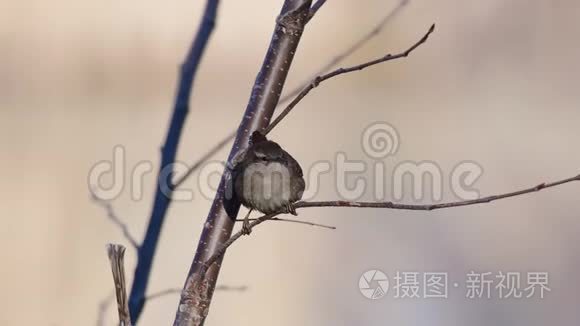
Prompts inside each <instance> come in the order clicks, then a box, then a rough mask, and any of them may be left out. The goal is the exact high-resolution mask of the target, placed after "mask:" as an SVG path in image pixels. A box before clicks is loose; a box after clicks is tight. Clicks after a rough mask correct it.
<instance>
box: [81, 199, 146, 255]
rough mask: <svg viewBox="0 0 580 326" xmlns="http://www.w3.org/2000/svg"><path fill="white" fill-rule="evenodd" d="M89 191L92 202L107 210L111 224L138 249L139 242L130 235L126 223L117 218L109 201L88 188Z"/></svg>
mask: <svg viewBox="0 0 580 326" xmlns="http://www.w3.org/2000/svg"><path fill="white" fill-rule="evenodd" d="M90 192H91V199H92V200H93V202H95V203H96V204H97V205H99V206H101V207H102V208H103V209H104V210H105V211H106V212H107V217H108V218H109V220H111V222H113V224H115V225H116V226H117V227H118V228H119V229H120V230H121V232H123V236H124V237H125V239H126V240H127V241H128V242H129V243H130V244H131V246H132V247H133V248H135V249H136V250H139V243H138V242H137V240H135V238H133V236H132V235H131V232H130V231H129V227H128V226H127V224H125V223H124V222H123V221H122V220H121V218H119V216H118V215H117V213H116V212H115V209H114V208H113V205H112V204H111V202H110V201H108V200H105V199H103V198H101V197H99V195H97V193H96V192H95V190H94V189H90Z"/></svg>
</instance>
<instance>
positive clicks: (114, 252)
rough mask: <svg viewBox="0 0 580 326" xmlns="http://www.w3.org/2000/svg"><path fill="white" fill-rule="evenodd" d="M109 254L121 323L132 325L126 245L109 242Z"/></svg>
mask: <svg viewBox="0 0 580 326" xmlns="http://www.w3.org/2000/svg"><path fill="white" fill-rule="evenodd" d="M107 254H108V255H109V261H110V262H111V271H112V272H113V281H114V282H115V294H116V297H117V310H118V311H119V325H120V326H131V317H130V315H129V303H128V302H127V286H126V284H125V266H124V256H125V247H124V246H122V245H119V244H108V245H107Z"/></svg>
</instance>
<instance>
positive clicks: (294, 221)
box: [236, 217, 336, 230]
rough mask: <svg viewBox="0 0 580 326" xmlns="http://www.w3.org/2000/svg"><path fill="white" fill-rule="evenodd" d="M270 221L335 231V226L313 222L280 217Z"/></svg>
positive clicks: (238, 220) (252, 219) (251, 219)
mask: <svg viewBox="0 0 580 326" xmlns="http://www.w3.org/2000/svg"><path fill="white" fill-rule="evenodd" d="M248 220H249V221H255V220H257V218H250V219H248ZM243 221H244V220H243V219H241V220H240V219H237V220H236V222H243ZM271 221H279V222H288V223H297V224H304V225H310V226H315V227H320V228H324V229H330V230H336V226H332V225H325V224H318V223H313V222H308V221H301V220H292V219H289V218H281V217H275V218H273V219H271Z"/></svg>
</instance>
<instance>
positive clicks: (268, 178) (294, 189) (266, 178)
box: [224, 131, 305, 234]
mask: <svg viewBox="0 0 580 326" xmlns="http://www.w3.org/2000/svg"><path fill="white" fill-rule="evenodd" d="M304 188H305V183H304V178H303V175H302V168H301V167H300V164H298V162H297V161H296V160H295V159H294V158H293V157H292V156H291V155H290V154H288V152H286V151H285V150H283V149H282V147H280V145H278V144H277V143H275V142H273V141H271V140H268V139H267V138H266V136H264V135H263V134H262V133H260V132H258V131H255V132H254V133H253V134H252V136H251V137H250V146H249V147H248V148H247V149H246V150H244V151H242V152H241V153H240V154H238V155H237V156H236V157H235V158H234V160H233V162H232V165H231V166H230V167H229V177H228V179H227V183H226V196H225V202H224V205H225V207H226V210H229V211H228V214H229V215H230V216H232V215H234V213H233V212H232V210H233V208H234V207H236V203H241V204H243V205H244V206H246V207H247V208H249V209H250V211H249V212H248V214H247V215H246V217H245V218H244V224H243V226H242V232H244V233H245V234H249V233H250V228H249V216H250V213H251V212H252V210H254V209H255V210H258V211H260V212H262V213H264V214H271V213H278V212H286V213H291V214H293V215H296V209H295V208H294V205H293V204H294V203H295V202H296V201H298V200H300V199H301V198H302V194H303V193H304Z"/></svg>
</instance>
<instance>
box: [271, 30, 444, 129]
mask: <svg viewBox="0 0 580 326" xmlns="http://www.w3.org/2000/svg"><path fill="white" fill-rule="evenodd" d="M434 30H435V24H433V25H431V27H430V28H429V30H428V31H427V33H426V34H425V35H424V36H423V37H422V38H421V39H420V40H419V41H417V42H416V43H415V44H413V45H412V46H411V47H410V48H408V49H407V50H405V51H403V52H401V53H397V54H387V55H385V56H383V57H381V58H378V59H375V60H371V61H368V62H365V63H362V64H359V65H356V66H352V67H348V68H339V69H336V70H334V71H332V72H330V73H328V74H325V75H321V76H318V77H316V78H314V79H313V80H312V82H311V83H310V84H308V86H306V87H305V88H304V89H303V90H302V91H301V92H300V93H298V95H296V97H295V98H294V99H293V100H292V102H290V104H288V106H287V107H286V108H285V109H284V111H282V112H281V113H280V114H279V115H278V116H277V117H276V119H274V121H272V123H270V125H268V128H266V129H265V130H264V134H268V133H269V132H270V131H272V129H274V128H275V127H276V126H277V125H278V123H280V121H282V120H283V119H284V118H285V117H286V116H287V115H288V114H289V113H290V111H292V109H293V108H294V107H295V106H296V104H298V103H299V102H300V101H301V100H302V99H303V98H304V97H305V96H306V95H308V93H310V91H311V90H313V89H314V88H316V87H318V85H320V83H322V82H323V81H325V80H328V79H330V78H333V77H336V76H338V75H342V74H347V73H350V72H353V71H359V70H363V69H365V68H368V67H371V66H374V65H376V64H379V63H383V62H387V61H391V60H396V59H400V58H406V57H407V56H409V54H411V52H413V51H414V50H415V49H416V48H418V47H419V46H420V45H421V44H423V43H425V42H426V41H427V39H428V38H429V35H431V33H433V31H434Z"/></svg>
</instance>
